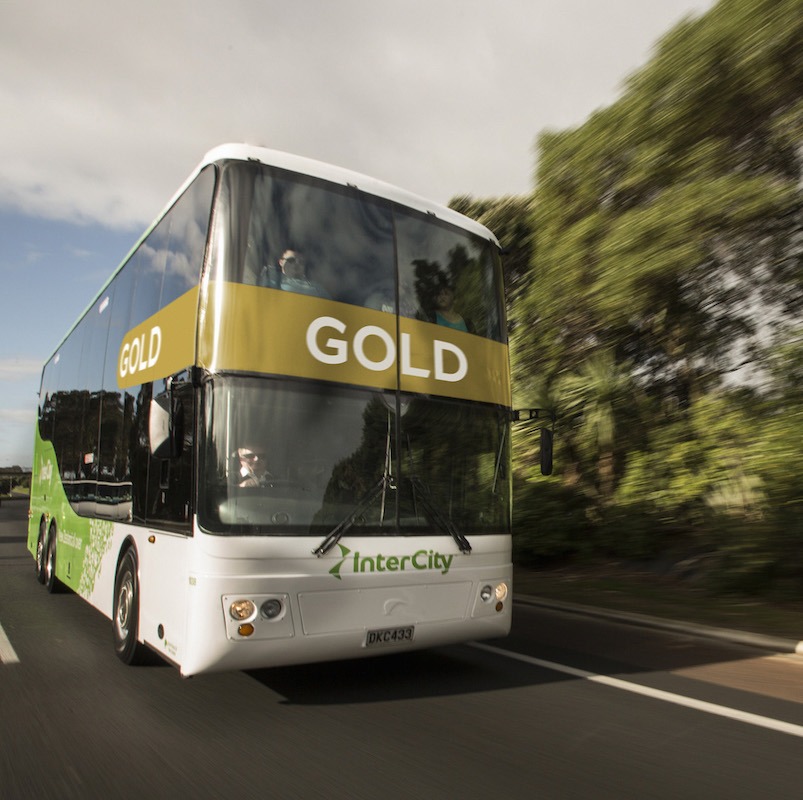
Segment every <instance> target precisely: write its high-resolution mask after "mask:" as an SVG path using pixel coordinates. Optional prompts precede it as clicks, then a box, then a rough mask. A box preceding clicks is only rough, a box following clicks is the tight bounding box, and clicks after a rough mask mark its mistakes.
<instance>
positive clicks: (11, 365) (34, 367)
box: [0, 358, 43, 382]
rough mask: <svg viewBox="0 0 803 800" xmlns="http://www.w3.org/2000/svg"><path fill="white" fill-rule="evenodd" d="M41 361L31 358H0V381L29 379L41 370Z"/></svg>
mask: <svg viewBox="0 0 803 800" xmlns="http://www.w3.org/2000/svg"><path fill="white" fill-rule="evenodd" d="M42 367H43V364H42V362H41V361H37V360H34V359H32V358H0V381H8V382H14V381H30V378H31V376H33V375H39V374H40V373H41V372H42Z"/></svg>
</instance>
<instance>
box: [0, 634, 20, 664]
mask: <svg viewBox="0 0 803 800" xmlns="http://www.w3.org/2000/svg"><path fill="white" fill-rule="evenodd" d="M19 662H20V660H19V658H18V657H17V654H16V653H15V652H14V648H13V647H12V646H11V642H9V641H8V636H6V632H5V631H4V630H3V626H2V625H0V664H19Z"/></svg>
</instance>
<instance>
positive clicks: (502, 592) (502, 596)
mask: <svg viewBox="0 0 803 800" xmlns="http://www.w3.org/2000/svg"><path fill="white" fill-rule="evenodd" d="M507 595H508V588H507V584H506V583H505V582H504V581H502V582H501V583H497V584H496V585H492V584H490V583H486V584H485V586H483V587H482V589H480V599H481V600H482V602H483V603H490V602H491V601H492V600H496V601H497V602H499V603H502V602H504V601H505V600H506V599H507Z"/></svg>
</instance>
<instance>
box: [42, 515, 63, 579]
mask: <svg viewBox="0 0 803 800" xmlns="http://www.w3.org/2000/svg"><path fill="white" fill-rule="evenodd" d="M45 588H46V589H47V590H48V592H50V593H51V594H57V593H58V592H59V591H60V590H61V581H60V580H59V579H58V578H57V577H56V524H55V522H54V523H53V524H51V526H50V533H49V534H48V537H47V548H46V550H45Z"/></svg>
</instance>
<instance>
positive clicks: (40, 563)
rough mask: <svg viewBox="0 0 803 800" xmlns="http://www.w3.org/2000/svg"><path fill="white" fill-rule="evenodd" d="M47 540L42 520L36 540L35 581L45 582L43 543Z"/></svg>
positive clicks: (45, 526)
mask: <svg viewBox="0 0 803 800" xmlns="http://www.w3.org/2000/svg"><path fill="white" fill-rule="evenodd" d="M46 539H47V523H46V522H45V520H44V519H43V520H42V521H41V522H40V523H39V538H38V539H37V540H36V580H38V581H39V583H42V584H43V583H44V582H45V541H46Z"/></svg>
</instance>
